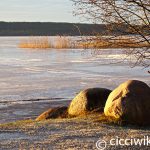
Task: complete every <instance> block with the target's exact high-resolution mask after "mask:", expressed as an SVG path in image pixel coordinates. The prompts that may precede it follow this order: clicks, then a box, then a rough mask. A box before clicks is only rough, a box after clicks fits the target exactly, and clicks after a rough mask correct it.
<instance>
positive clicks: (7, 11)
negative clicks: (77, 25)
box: [0, 0, 80, 23]
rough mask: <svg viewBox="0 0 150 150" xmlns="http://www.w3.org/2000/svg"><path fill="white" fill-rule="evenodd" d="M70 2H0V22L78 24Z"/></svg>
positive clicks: (52, 0)
mask: <svg viewBox="0 0 150 150" xmlns="http://www.w3.org/2000/svg"><path fill="white" fill-rule="evenodd" d="M73 9H74V6H73V2H71V1H70V0H1V1H0V21H10V22H12V21H17V22H18V21H20V22H21V21H25V22H27V21H30V22H36V21H38V22H71V23H72V22H80V20H79V18H78V17H75V16H73V14H72V12H73Z"/></svg>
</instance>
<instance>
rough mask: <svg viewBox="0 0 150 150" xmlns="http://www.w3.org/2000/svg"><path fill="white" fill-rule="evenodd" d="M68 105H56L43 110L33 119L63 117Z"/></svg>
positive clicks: (65, 114)
mask: <svg viewBox="0 0 150 150" xmlns="http://www.w3.org/2000/svg"><path fill="white" fill-rule="evenodd" d="M67 109H68V107H65V106H63V107H56V108H50V109H49V110H47V111H45V112H43V113H42V114H41V115H40V116H38V117H37V118H36V119H35V120H36V121H41V120H47V119H56V118H65V117H66V116H67Z"/></svg>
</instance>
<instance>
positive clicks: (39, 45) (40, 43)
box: [19, 36, 149, 49]
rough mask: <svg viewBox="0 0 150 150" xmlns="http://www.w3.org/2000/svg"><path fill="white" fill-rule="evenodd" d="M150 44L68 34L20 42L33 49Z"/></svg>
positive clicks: (119, 46) (132, 46) (137, 46)
mask: <svg viewBox="0 0 150 150" xmlns="http://www.w3.org/2000/svg"><path fill="white" fill-rule="evenodd" d="M147 46H149V45H148V44H147V43H144V42H141V43H139V42H138V40H137V39H136V38H130V37H128V36H127V37H122V36H120V37H117V38H111V37H110V38H109V37H106V38H105V37H101V38H95V39H94V38H91V39H86V38H84V39H80V40H77V41H76V40H73V38H70V37H66V36H57V37H54V38H53V40H52V39H49V38H48V37H30V38H29V39H27V40H23V41H21V42H20V44H19V47H20V48H32V49H46V48H54V49H75V48H76V49H91V48H94V49H100V48H141V47H147Z"/></svg>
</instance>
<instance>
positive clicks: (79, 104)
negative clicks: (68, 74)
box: [68, 88, 111, 116]
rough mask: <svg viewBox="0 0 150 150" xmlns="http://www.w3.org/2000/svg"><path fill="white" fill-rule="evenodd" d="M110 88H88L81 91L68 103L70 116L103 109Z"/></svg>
mask: <svg viewBox="0 0 150 150" xmlns="http://www.w3.org/2000/svg"><path fill="white" fill-rule="evenodd" d="M110 92H111V90H108V89H104V88H90V89H86V90H83V91H81V92H80V93H79V94H78V95H77V96H76V97H75V98H74V99H73V100H72V101H71V103H70V106H69V108H68V114H69V115H70V116H79V115H84V114H86V113H87V112H90V111H93V110H99V111H101V112H103V111H104V106H105V103H106V100H107V98H108V95H109V94H110Z"/></svg>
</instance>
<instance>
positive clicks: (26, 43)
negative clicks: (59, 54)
mask: <svg viewBox="0 0 150 150" xmlns="http://www.w3.org/2000/svg"><path fill="white" fill-rule="evenodd" d="M19 47H20V48H33V49H34V48H35V49H38V48H39V49H41V48H43V49H46V48H55V49H68V48H75V43H74V42H73V41H72V40H71V38H69V37H66V36H57V37H55V38H54V39H53V40H51V39H49V38H48V37H30V38H29V39H27V40H23V41H21V42H20V44H19Z"/></svg>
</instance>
